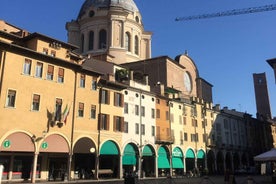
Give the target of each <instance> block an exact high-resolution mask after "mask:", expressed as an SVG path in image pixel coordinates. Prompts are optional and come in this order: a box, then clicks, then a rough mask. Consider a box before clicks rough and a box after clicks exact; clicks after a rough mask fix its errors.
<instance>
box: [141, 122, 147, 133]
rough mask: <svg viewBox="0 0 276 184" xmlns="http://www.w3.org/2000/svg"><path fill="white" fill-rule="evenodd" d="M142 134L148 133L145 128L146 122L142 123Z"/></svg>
mask: <svg viewBox="0 0 276 184" xmlns="http://www.w3.org/2000/svg"><path fill="white" fill-rule="evenodd" d="M141 134H142V135H145V134H146V130H145V125H144V124H142V125H141Z"/></svg>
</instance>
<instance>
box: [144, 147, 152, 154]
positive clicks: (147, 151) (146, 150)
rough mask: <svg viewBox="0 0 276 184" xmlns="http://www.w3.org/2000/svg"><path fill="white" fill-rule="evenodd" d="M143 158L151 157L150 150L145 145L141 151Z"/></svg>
mask: <svg viewBox="0 0 276 184" xmlns="http://www.w3.org/2000/svg"><path fill="white" fill-rule="evenodd" d="M143 156H153V152H152V150H151V148H150V147H149V146H147V145H146V146H145V147H144V149H143Z"/></svg>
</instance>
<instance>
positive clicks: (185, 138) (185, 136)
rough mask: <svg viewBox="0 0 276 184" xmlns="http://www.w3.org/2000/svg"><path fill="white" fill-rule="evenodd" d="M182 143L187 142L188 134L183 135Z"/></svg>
mask: <svg viewBox="0 0 276 184" xmlns="http://www.w3.org/2000/svg"><path fill="white" fill-rule="evenodd" d="M184 141H188V134H187V133H184Z"/></svg>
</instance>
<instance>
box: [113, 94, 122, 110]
mask: <svg viewBox="0 0 276 184" xmlns="http://www.w3.org/2000/svg"><path fill="white" fill-rule="evenodd" d="M114 106H117V107H122V106H123V95H122V94H121V93H116V92H115V93H114Z"/></svg>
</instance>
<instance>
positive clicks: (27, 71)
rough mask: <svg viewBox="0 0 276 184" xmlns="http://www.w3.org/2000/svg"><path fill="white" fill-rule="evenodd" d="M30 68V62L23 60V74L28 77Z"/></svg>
mask: <svg viewBox="0 0 276 184" xmlns="http://www.w3.org/2000/svg"><path fill="white" fill-rule="evenodd" d="M31 66H32V60H30V59H25V62H24V68H23V73H24V74H25V75H30V74H31Z"/></svg>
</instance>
